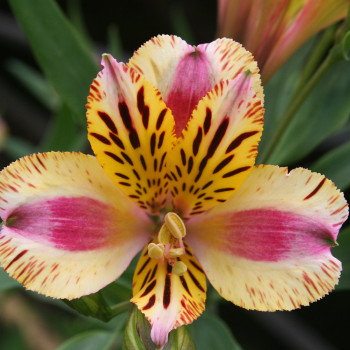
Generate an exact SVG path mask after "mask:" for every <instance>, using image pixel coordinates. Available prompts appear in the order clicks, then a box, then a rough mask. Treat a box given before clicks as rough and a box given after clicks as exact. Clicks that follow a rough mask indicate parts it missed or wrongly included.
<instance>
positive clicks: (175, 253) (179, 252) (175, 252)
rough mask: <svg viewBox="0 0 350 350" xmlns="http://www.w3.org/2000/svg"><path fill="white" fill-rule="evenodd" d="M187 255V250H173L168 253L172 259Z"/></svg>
mask: <svg viewBox="0 0 350 350" xmlns="http://www.w3.org/2000/svg"><path fill="white" fill-rule="evenodd" d="M184 254H185V248H171V249H169V251H168V256H169V257H170V258H177V257H179V256H181V255H184Z"/></svg>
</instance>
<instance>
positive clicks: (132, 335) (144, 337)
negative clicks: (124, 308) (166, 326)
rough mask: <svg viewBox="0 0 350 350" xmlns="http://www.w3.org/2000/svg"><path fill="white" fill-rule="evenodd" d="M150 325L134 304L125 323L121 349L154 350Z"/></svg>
mask: <svg viewBox="0 0 350 350" xmlns="http://www.w3.org/2000/svg"><path fill="white" fill-rule="evenodd" d="M150 334H151V325H150V324H149V322H148V321H147V320H146V318H145V316H144V315H143V313H142V312H141V311H139V309H138V308H137V307H136V306H134V307H133V309H132V311H131V312H130V316H129V320H128V323H127V324H126V328H125V333H124V339H123V347H122V349H123V350H129V349H133V350H154V349H155V345H154V343H153V342H152V340H151V338H150Z"/></svg>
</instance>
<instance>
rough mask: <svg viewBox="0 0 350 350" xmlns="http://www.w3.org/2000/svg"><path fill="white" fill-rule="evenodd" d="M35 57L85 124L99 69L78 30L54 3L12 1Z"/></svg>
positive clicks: (44, 0)
mask: <svg viewBox="0 0 350 350" xmlns="http://www.w3.org/2000/svg"><path fill="white" fill-rule="evenodd" d="M9 3H10V5H11V7H12V10H13V12H14V14H15V16H16V19H17V20H18V22H19V23H20V25H21V27H22V29H23V31H24V33H25V35H26V36H27V38H28V40H29V43H30V45H31V47H32V49H33V52H34V55H35V57H36V59H37V61H38V62H39V64H40V66H41V68H42V69H43V71H44V72H45V74H46V76H47V78H48V79H49V81H50V82H51V84H52V86H53V87H54V88H55V90H56V92H57V94H58V95H59V96H60V97H61V99H62V101H63V102H64V103H65V104H66V105H67V106H68V107H69V108H70V109H71V110H72V111H73V112H74V113H75V114H76V116H77V117H78V120H79V122H81V124H85V123H86V120H85V104H86V98H87V96H88V93H89V87H90V84H91V82H92V79H93V78H94V76H96V73H97V68H96V65H95V63H94V62H93V59H92V54H91V52H89V49H88V48H87V47H86V45H85V41H84V40H83V39H82V38H81V36H80V35H79V33H78V32H77V31H76V29H75V28H74V27H73V26H72V25H71V24H70V23H69V22H68V20H67V19H66V18H65V16H64V15H63V13H62V11H61V10H60V8H59V7H58V5H57V4H56V2H55V1H53V0H9Z"/></svg>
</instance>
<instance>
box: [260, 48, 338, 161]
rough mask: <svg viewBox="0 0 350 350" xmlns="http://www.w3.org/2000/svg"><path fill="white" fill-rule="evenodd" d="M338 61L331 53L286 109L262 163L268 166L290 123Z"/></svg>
mask: <svg viewBox="0 0 350 350" xmlns="http://www.w3.org/2000/svg"><path fill="white" fill-rule="evenodd" d="M338 60H339V59H338V57H335V55H333V54H332V51H331V52H330V54H329V55H328V56H327V58H326V59H325V60H324V61H323V63H322V64H321V66H320V67H319V68H318V70H317V71H316V72H315V74H314V75H313V76H312V77H311V78H310V79H309V81H308V82H307V83H306V84H305V85H304V87H303V89H302V90H301V91H300V93H299V94H298V95H297V96H296V97H295V98H294V99H293V100H292V102H291V103H290V104H289V106H288V108H287V109H286V112H285V113H284V115H283V117H282V120H281V121H280V123H279V125H278V126H277V128H276V129H275V132H274V134H273V135H272V138H271V139H270V141H269V142H268V144H267V146H266V148H265V149H264V151H263V154H262V157H261V158H260V163H266V164H268V162H269V160H270V158H271V155H272V153H273V150H274V149H275V148H276V146H277V144H278V143H279V142H280V140H281V138H282V136H283V135H284V132H285V131H286V129H287V127H288V126H289V124H290V122H291V121H292V119H293V117H294V115H295V114H296V112H297V111H298V109H299V108H300V106H301V105H302V104H303V102H304V101H305V99H306V98H307V96H308V95H309V94H310V92H311V91H312V90H313V88H314V87H315V85H316V84H317V83H318V82H319V81H320V80H321V78H322V77H323V76H324V74H325V73H326V72H327V71H328V69H329V68H330V67H331V66H332V65H333V64H334V63H335V62H337V61H338Z"/></svg>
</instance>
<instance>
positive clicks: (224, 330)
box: [188, 312, 242, 350]
mask: <svg viewBox="0 0 350 350" xmlns="http://www.w3.org/2000/svg"><path fill="white" fill-rule="evenodd" d="M188 330H189V332H190V334H191V336H192V339H193V340H194V343H195V344H196V347H197V349H200V350H212V349H215V350H227V349H230V350H242V348H241V346H240V345H239V344H238V343H237V341H236V340H235V339H234V337H233V335H232V333H231V331H230V329H229V328H228V327H227V325H226V323H225V322H223V321H222V320H221V319H220V318H219V317H217V316H215V315H213V314H210V313H208V312H205V313H204V314H203V315H202V316H200V317H199V318H198V319H197V320H196V321H194V322H193V324H191V325H189V326H188Z"/></svg>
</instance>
